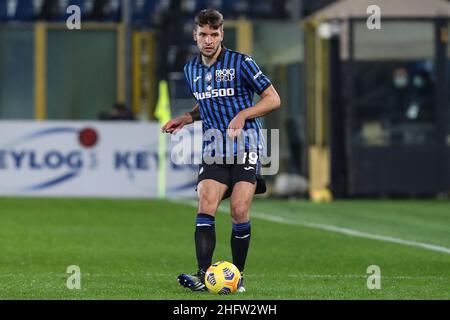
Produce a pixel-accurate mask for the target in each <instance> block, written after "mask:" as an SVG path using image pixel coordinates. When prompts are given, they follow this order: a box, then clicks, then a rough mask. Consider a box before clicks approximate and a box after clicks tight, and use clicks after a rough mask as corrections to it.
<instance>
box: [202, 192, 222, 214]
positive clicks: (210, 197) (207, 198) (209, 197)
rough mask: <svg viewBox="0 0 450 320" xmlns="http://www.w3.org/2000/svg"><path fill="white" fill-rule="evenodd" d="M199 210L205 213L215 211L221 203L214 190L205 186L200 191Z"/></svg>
mask: <svg viewBox="0 0 450 320" xmlns="http://www.w3.org/2000/svg"><path fill="white" fill-rule="evenodd" d="M198 198H199V211H200V212H204V213H211V214H213V213H215V212H216V210H217V205H218V203H219V201H218V199H217V196H215V195H214V194H213V193H212V192H208V191H207V190H205V189H204V188H202V189H200V190H199V191H198Z"/></svg>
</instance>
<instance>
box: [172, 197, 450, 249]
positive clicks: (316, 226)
mask: <svg viewBox="0 0 450 320" xmlns="http://www.w3.org/2000/svg"><path fill="white" fill-rule="evenodd" d="M176 202H178V203H182V204H187V205H190V206H193V207H197V202H193V201H176ZM217 211H220V212H222V213H229V210H228V209H226V208H225V207H224V206H222V205H221V206H219V208H218V209H217ZM251 217H252V218H257V219H261V220H265V221H271V222H277V223H282V224H288V225H296V226H302V227H307V228H312V229H318V230H324V231H329V232H334V233H341V234H345V235H348V236H352V237H359V238H365V239H371V240H379V241H385V242H392V243H397V244H401V245H405V246H412V247H418V248H422V249H426V250H431V251H436V252H441V253H446V254H450V248H447V247H443V246H438V245H434V244H430V243H425V242H418V241H411V240H405V239H401V238H395V237H389V236H383V235H380V234H375V233H367V232H363V231H358V230H354V229H349V228H342V227H337V226H334V225H330V224H322V223H315V222H306V221H294V220H290V219H287V218H284V217H279V216H275V215H271V214H267V213H263V212H255V211H251Z"/></svg>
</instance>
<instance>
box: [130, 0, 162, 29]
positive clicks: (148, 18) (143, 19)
mask: <svg viewBox="0 0 450 320" xmlns="http://www.w3.org/2000/svg"><path fill="white" fill-rule="evenodd" d="M157 3H158V1H157V0H131V20H132V24H133V25H134V26H151V25H153V24H154V21H153V19H152V16H153V13H154V12H155V10H156V7H157Z"/></svg>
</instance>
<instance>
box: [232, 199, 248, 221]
mask: <svg viewBox="0 0 450 320" xmlns="http://www.w3.org/2000/svg"><path fill="white" fill-rule="evenodd" d="M249 210H250V208H249V206H248V204H247V203H245V202H238V203H234V204H232V205H231V218H232V220H233V223H244V222H247V221H248V213H249Z"/></svg>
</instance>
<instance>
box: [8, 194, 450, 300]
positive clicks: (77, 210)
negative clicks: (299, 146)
mask: <svg viewBox="0 0 450 320" xmlns="http://www.w3.org/2000/svg"><path fill="white" fill-rule="evenodd" d="M449 204H450V203H449V202H448V201H431V200H430V201H423V200H414V201H412V200H411V201H369V200H358V201H335V202H333V203H329V204H314V203H310V202H307V201H286V200H262V199H258V200H256V201H255V202H254V205H253V207H252V218H251V221H252V240H251V245H250V251H249V256H248V259H247V266H246V283H245V286H246V289H247V292H245V293H243V294H236V295H232V296H214V295H212V294H209V293H194V292H190V291H189V290H187V289H184V288H181V287H180V286H179V285H178V283H177V281H176V276H177V275H178V274H179V273H181V272H194V271H195V267H196V261H195V251H194V237H193V232H194V216H195V211H196V209H195V207H194V206H193V205H192V204H191V203H181V202H169V201H162V200H106V199H101V200H100V199H99V200H97V199H95V200H94V199H19V198H0V299H150V300H155V299H168V300H171V299H202V300H203V299H226V300H234V299H293V300H305V299H449V298H450V251H449V252H445V250H446V249H447V250H450V249H449V248H450V205H449ZM221 208H222V210H221V211H222V212H220V213H219V214H218V216H217V220H216V221H217V222H216V233H217V245H216V251H215V254H214V260H228V261H230V260H231V252H230V246H229V241H230V232H231V222H230V218H229V214H227V213H225V211H227V203H224V205H223V206H222V207H221ZM324 225H325V226H327V228H328V227H330V226H331V228H340V229H336V230H344V231H345V230H356V231H358V232H361V233H362V234H363V236H360V237H357V236H354V235H351V234H345V232H340V231H338V232H335V231H334V230H335V229H330V230H326V228H325V229H323V228H322V229H321V227H319V228H316V227H315V226H324ZM366 234H371V235H379V236H384V237H391V238H395V239H401V241H405V243H394V242H389V241H385V240H376V239H371V238H368V237H366V236H364V235H366ZM407 241H413V242H414V243H418V242H420V243H426V244H429V245H434V246H436V247H438V248H441V249H442V248H443V250H444V252H442V251H434V250H432V249H427V248H421V247H418V246H416V245H407V243H408V242H407ZM70 265H77V266H79V267H80V270H81V289H80V290H69V289H68V288H67V287H66V281H67V279H68V277H69V276H70V274H68V273H66V270H67V267H68V266H70ZM370 265H377V266H379V267H380V270H381V289H375V290H369V289H368V288H367V277H368V276H369V275H370V274H368V273H367V267H368V266H370Z"/></svg>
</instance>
